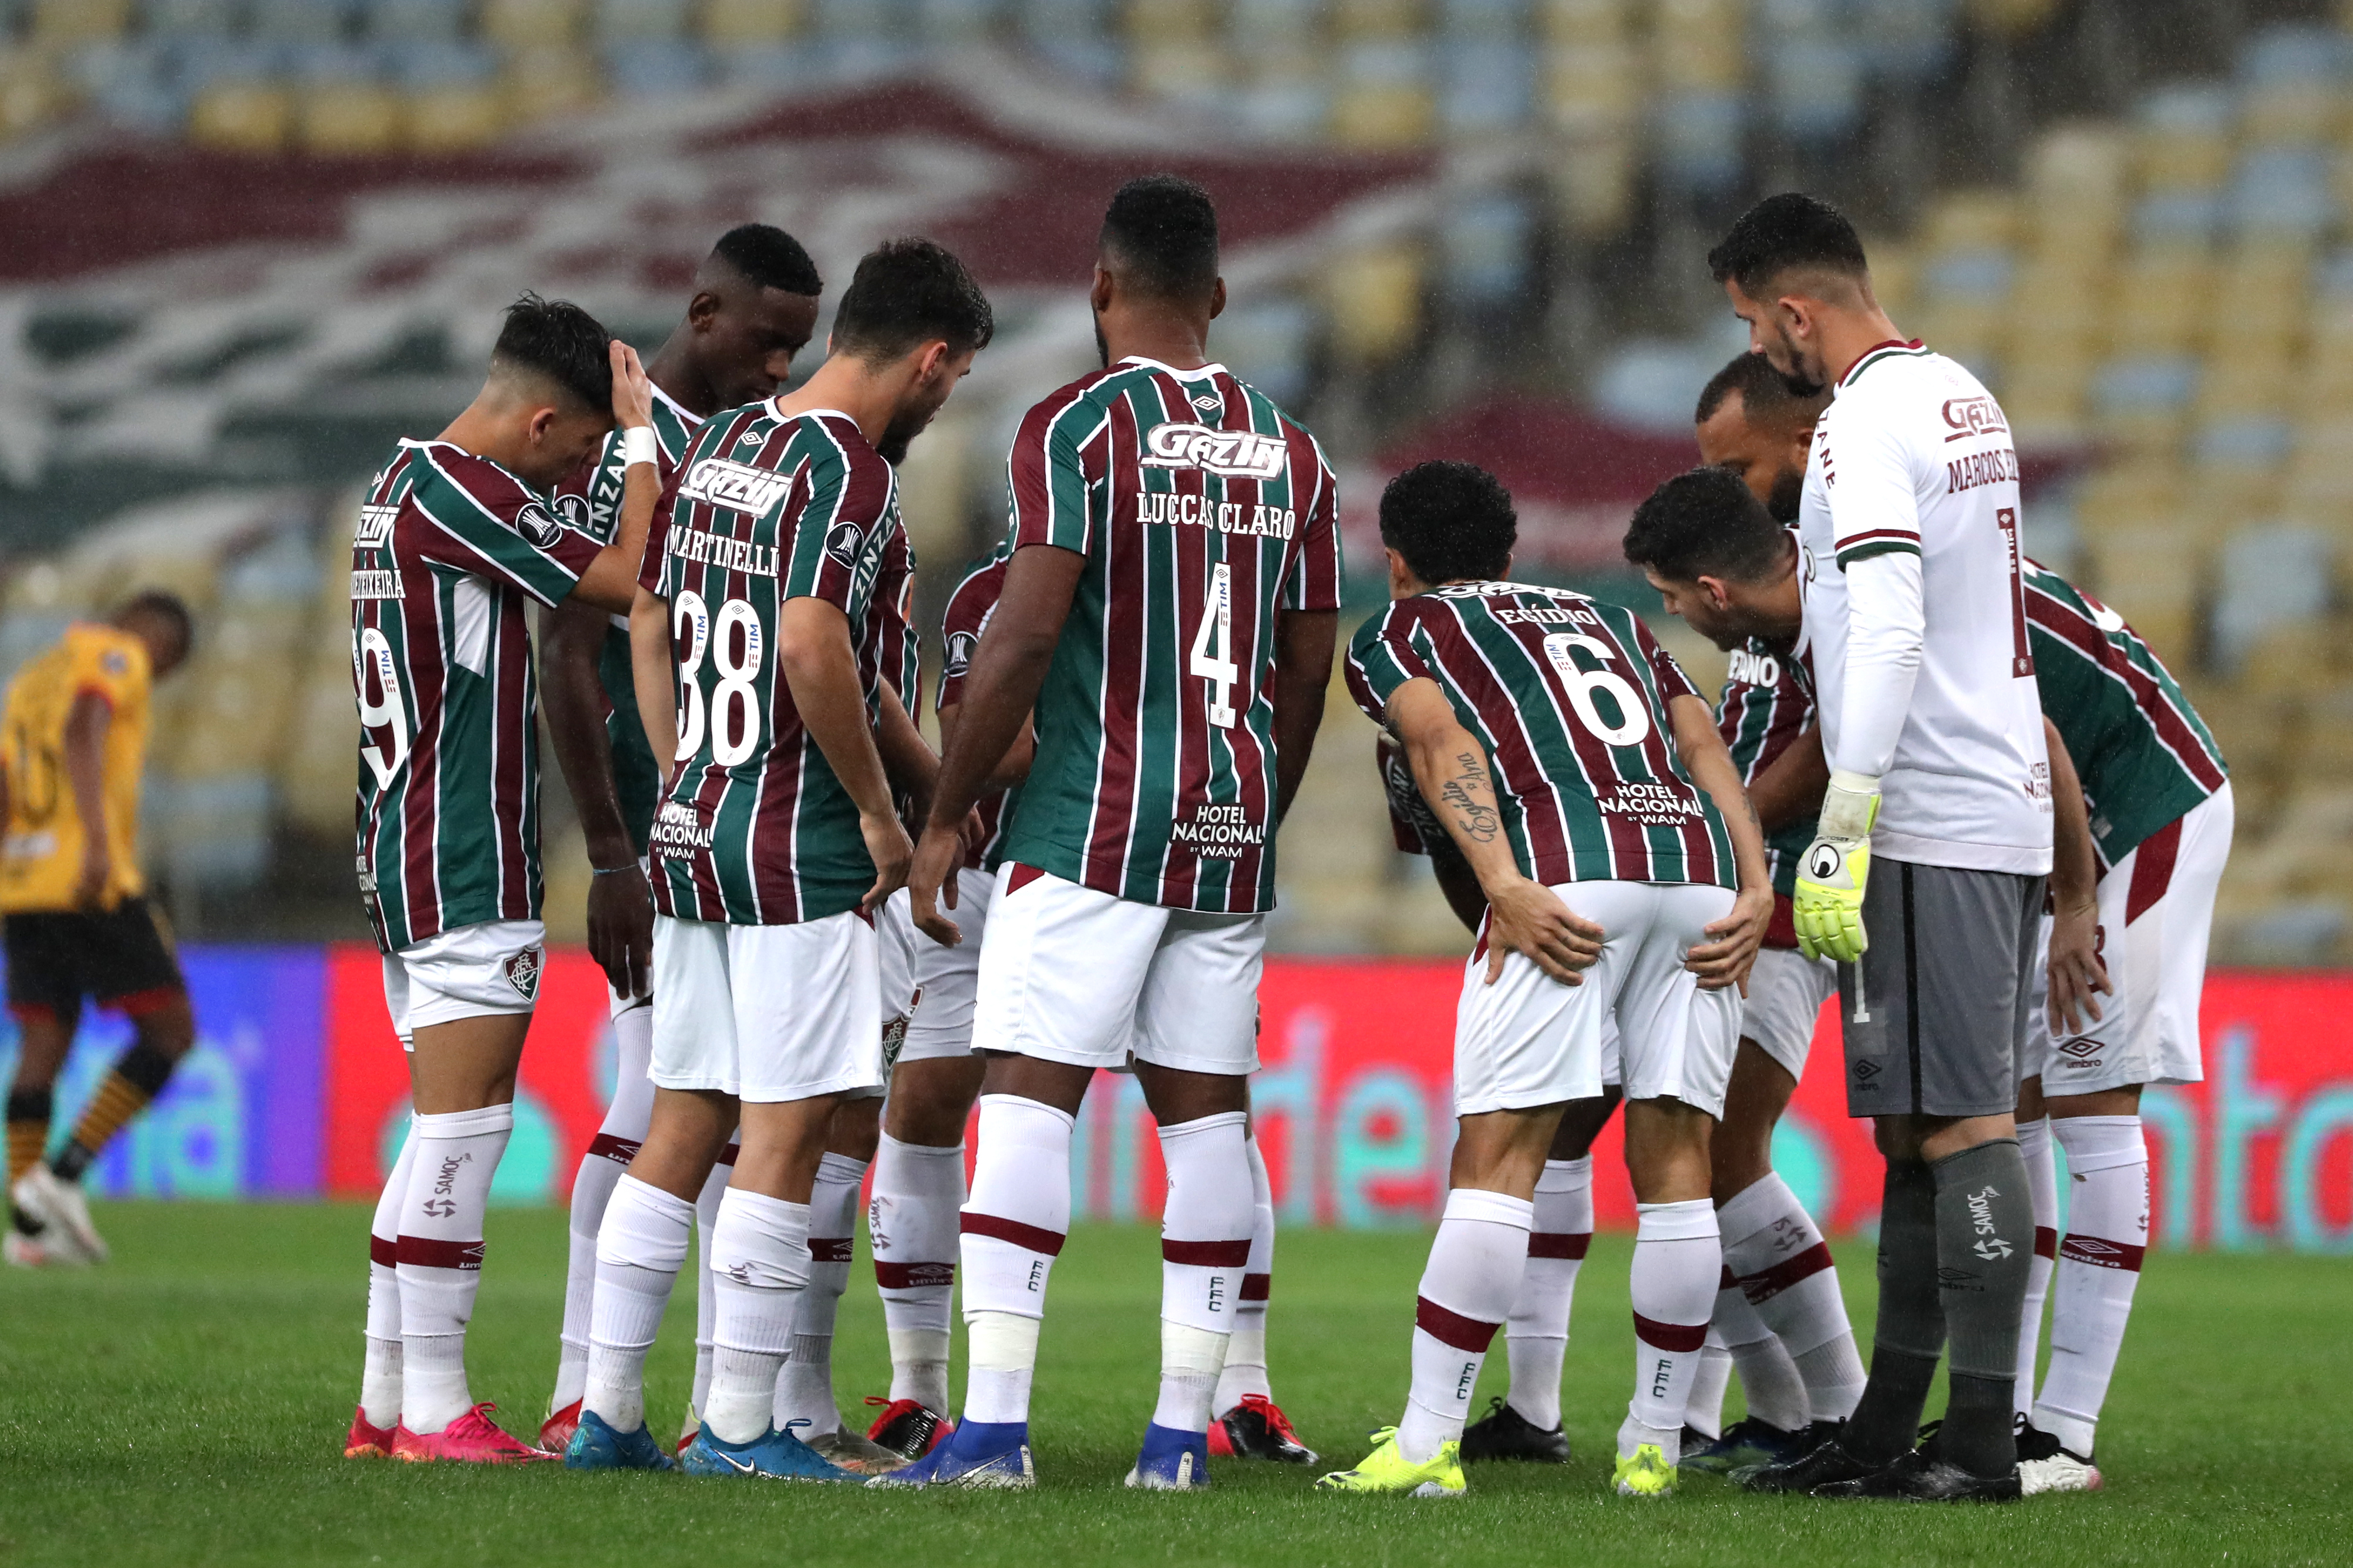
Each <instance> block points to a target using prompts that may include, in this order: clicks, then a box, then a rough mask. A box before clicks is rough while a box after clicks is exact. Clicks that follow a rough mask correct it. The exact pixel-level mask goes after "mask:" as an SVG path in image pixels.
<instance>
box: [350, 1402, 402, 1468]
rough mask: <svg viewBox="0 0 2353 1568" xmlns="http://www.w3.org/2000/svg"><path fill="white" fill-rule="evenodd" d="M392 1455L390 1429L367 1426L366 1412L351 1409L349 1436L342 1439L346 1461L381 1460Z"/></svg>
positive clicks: (387, 1427)
mask: <svg viewBox="0 0 2353 1568" xmlns="http://www.w3.org/2000/svg"><path fill="white" fill-rule="evenodd" d="M391 1455H392V1428H391V1427H389V1426H369V1425H368V1418H367V1412H366V1411H364V1410H363V1409H361V1408H360V1407H359V1406H357V1405H353V1407H352V1430H351V1435H350V1436H347V1437H345V1438H344V1439H343V1458H346V1459H383V1458H390V1457H391Z"/></svg>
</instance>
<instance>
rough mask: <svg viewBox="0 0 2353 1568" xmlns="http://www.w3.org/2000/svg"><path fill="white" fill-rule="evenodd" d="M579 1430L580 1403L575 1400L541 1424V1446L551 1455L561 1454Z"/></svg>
mask: <svg viewBox="0 0 2353 1568" xmlns="http://www.w3.org/2000/svg"><path fill="white" fill-rule="evenodd" d="M579 1429H580V1401H578V1400H576V1399H575V1400H574V1401H573V1402H572V1403H571V1404H569V1405H565V1407H564V1408H563V1409H561V1410H559V1411H557V1412H555V1414H554V1415H550V1416H549V1417H548V1418H547V1419H546V1420H544V1421H543V1422H541V1423H540V1424H539V1446H540V1447H542V1448H543V1449H545V1450H546V1451H547V1452H549V1453H551V1454H561V1453H562V1452H564V1450H565V1447H568V1446H569V1445H570V1444H571V1442H572V1434H573V1433H575V1432H576V1431H578V1430H579Z"/></svg>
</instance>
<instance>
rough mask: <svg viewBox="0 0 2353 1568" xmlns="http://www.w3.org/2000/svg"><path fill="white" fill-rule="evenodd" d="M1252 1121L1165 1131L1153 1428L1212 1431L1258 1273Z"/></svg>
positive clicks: (1216, 1119)
mask: <svg viewBox="0 0 2353 1568" xmlns="http://www.w3.org/2000/svg"><path fill="white" fill-rule="evenodd" d="M1249 1121H1250V1119H1249V1117H1247V1116H1246V1115H1244V1114H1243V1113H1242V1112H1240V1111H1239V1110H1229V1111H1223V1112H1220V1113H1219V1114H1218V1115H1215V1116H1204V1117H1200V1118H1198V1119H1197V1120H1195V1121H1182V1122H1178V1123H1177V1124H1176V1125H1175V1126H1173V1127H1163V1128H1162V1129H1160V1158H1161V1163H1163V1164H1164V1165H1165V1166H1166V1168H1167V1171H1168V1201H1167V1205H1166V1208H1165V1209H1164V1210H1163V1211H1162V1214H1161V1219H1160V1403H1159V1406H1158V1408H1157V1409H1155V1411H1154V1412H1153V1416H1152V1421H1153V1425H1155V1426H1166V1427H1168V1428H1170V1429H1172V1430H1174V1431H1178V1432H1206V1431H1208V1429H1209V1417H1210V1415H1212V1414H1213V1412H1212V1411H1211V1409H1210V1405H1211V1404H1212V1402H1213V1400H1214V1397H1215V1395H1216V1394H1217V1391H1218V1377H1219V1373H1220V1372H1221V1371H1222V1370H1223V1367H1224V1364H1225V1359H1226V1338H1227V1336H1228V1335H1229V1334H1230V1333H1231V1332H1232V1331H1233V1324H1234V1308H1235V1305H1236V1303H1237V1302H1238V1301H1239V1300H1240V1297H1241V1292H1242V1276H1243V1275H1244V1274H1245V1273H1246V1272H1248V1270H1249V1268H1250V1228H1251V1214H1250V1210H1251V1206H1252V1205H1251V1201H1250V1200H1251V1196H1252V1193H1251V1184H1250V1145H1249V1141H1248V1139H1247V1138H1246V1137H1245V1136H1244V1129H1245V1127H1246V1125H1247V1124H1248V1122H1249Z"/></svg>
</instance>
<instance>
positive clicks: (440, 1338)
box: [396, 1105, 514, 1436]
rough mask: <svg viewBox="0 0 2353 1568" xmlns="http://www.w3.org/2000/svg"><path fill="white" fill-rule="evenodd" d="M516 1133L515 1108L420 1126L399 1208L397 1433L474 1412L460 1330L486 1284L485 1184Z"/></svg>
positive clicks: (422, 1121) (461, 1113)
mask: <svg viewBox="0 0 2353 1568" xmlns="http://www.w3.org/2000/svg"><path fill="white" fill-rule="evenodd" d="M513 1131H514V1107H513V1106H512V1105H486V1106H483V1107H482V1108H481V1109H480V1110H451V1111H444V1112H442V1113H441V1114H439V1115H436V1116H419V1117H417V1119H416V1121H414V1122H413V1123H411V1125H410V1131H409V1142H411V1143H412V1144H414V1145H415V1147H416V1163H414V1165H412V1166H411V1168H410V1170H409V1173H408V1194H407V1196H406V1199H405V1200H404V1201H403V1202H402V1204H401V1205H400V1261H399V1264H398V1266H397V1268H396V1273H397V1274H398V1275H399V1278H400V1338H401V1358H400V1359H401V1388H400V1423H401V1425H402V1426H406V1427H407V1428H408V1429H409V1430H410V1431H411V1432H415V1433H417V1434H419V1435H420V1436H422V1435H424V1434H426V1433H431V1432H438V1431H440V1430H441V1429H442V1428H443V1427H444V1426H448V1425H449V1423H450V1422H452V1421H455V1420H456V1419H457V1418H458V1417H459V1416H460V1415H464V1414H465V1413H466V1412H467V1411H468V1410H470V1409H471V1408H472V1407H473V1404H474V1401H473V1397H472V1395H471V1394H469V1393H468V1392H467V1388H466V1322H467V1320H469V1319H470V1318H471V1317H472V1316H473V1315H474V1293H475V1291H476V1290H478V1289H480V1286H481V1283H482V1219H483V1216H484V1215H485V1214H486V1213H487V1212H488V1210H489V1208H490V1205H491V1177H492V1176H493V1175H495V1174H497V1173H498V1168H499V1157H500V1156H501V1154H504V1153H505V1152H506V1148H507V1139H508V1138H509V1137H511V1136H512V1134H513Z"/></svg>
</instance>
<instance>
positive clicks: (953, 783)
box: [873, 175, 1340, 1490]
mask: <svg viewBox="0 0 2353 1568" xmlns="http://www.w3.org/2000/svg"><path fill="white" fill-rule="evenodd" d="M1091 303H1092V308H1093V310H1094V316H1095V323H1096V328H1097V333H1098V336H1099V338H1100V340H1101V342H1102V343H1103V356H1104V361H1105V369H1103V371H1101V372H1099V373H1097V374H1092V375H1089V376H1086V377H1084V378H1083V379H1082V380H1080V381H1077V382H1074V383H1072V384H1070V385H1069V386H1066V387H1063V388H1062V389H1060V391H1058V392H1056V393H1054V394H1053V395H1050V396H1049V397H1048V398H1047V399H1046V400H1045V401H1043V402H1041V403H1039V405H1036V406H1035V407H1033V408H1032V409H1030V411H1029V414H1028V416H1026V417H1025V418H1024V419H1023V421H1022V424H1021V428H1020V431H1019V434H1018V436H1017V437H1015V440H1014V447H1013V452H1012V456H1011V458H1010V463H1009V467H1010V471H1011V479H1012V491H1013V529H1012V538H1011V542H1012V544H1013V547H1014V548H1013V554H1012V558H1011V560H1010V561H1009V562H1008V564H1007V566H1006V570H1005V584H1004V589H1003V593H1002V595H1001V597H1000V598H999V599H998V601H997V609H996V612H995V614H994V615H993V616H991V617H990V619H989V623H988V627H987V631H986V632H985V633H984V634H983V635H982V637H981V638H980V641H979V646H978V647H977V649H976V651H975V653H974V655H973V657H972V661H971V666H970V668H969V669H968V670H967V672H966V674H965V679H964V687H963V701H962V703H961V705H960V711H959V712H958V714H957V718H956V723H955V730H954V732H953V733H952V734H951V735H950V736H949V737H948V744H947V754H946V756H945V757H944V759H943V760H942V763H941V767H940V784H939V791H938V794H937V795H935V796H934V799H933V802H932V813H931V820H930V822H929V824H928V825H927V826H925V828H924V831H923V843H922V845H921V847H920V848H919V850H918V852H917V855H916V860H915V868H914V870H913V872H912V873H911V874H910V876H909V879H908V886H909V890H910V892H911V893H912V894H913V900H914V912H915V923H916V925H917V926H918V927H919V928H921V929H922V930H923V931H927V932H929V933H930V934H931V935H932V936H933V937H934V939H935V940H937V941H940V942H950V943H953V942H955V941H956V940H957V937H958V932H957V930H956V927H955V923H954V921H951V920H949V919H948V918H947V917H946V915H945V914H944V912H943V911H942V910H940V909H939V908H938V904H937V900H938V899H939V897H940V894H941V891H942V889H943V886H944V884H947V883H949V882H950V880H951V879H953V878H955V875H956V873H957V870H958V868H960V867H961V866H962V865H963V863H964V859H965V844H964V841H963V837H962V833H961V830H962V828H963V826H964V822H965V814H966V813H967V812H968V811H969V810H970V809H971V807H972V806H973V805H974V804H975V803H976V801H977V800H978V799H979V798H980V796H981V795H983V794H985V793H986V792H987V788H988V786H989V784H990V782H991V779H992V776H993V775H995V774H997V773H998V771H999V769H1000V768H1001V766H1002V764H1003V763H1004V760H1005V758H1006V756H1007V753H1008V752H1010V751H1011V750H1012V749H1013V748H1014V746H1015V745H1016V744H1017V742H1018V739H1019V737H1020V735H1021V732H1022V731H1023V729H1024V727H1025V726H1027V725H1029V723H1030V722H1031V719H1032V715H1033V713H1034V716H1035V723H1036V729H1037V754H1036V759H1035V760H1034V761H1033V762H1032V763H1031V764H1030V766H1029V772H1028V774H1027V777H1026V779H1025V781H1024V783H1023V784H1022V788H1021V800H1020V808H1019V810H1018V812H1017V813H1016V814H1015V816H1014V818H1013V826H1012V829H1011V832H1010V835H1009V837H1008V841H1007V843H1006V844H1005V847H1004V848H1003V850H1002V851H1001V854H1002V857H1003V865H1002V867H1001V868H1000V869H999V871H998V873H997V885H996V888H995V890H994V891H993V893H992V894H991V897H990V900H989V904H988V915H987V938H986V940H985V942H983V943H982V945H981V953H980V973H979V979H978V987H977V993H978V994H977V997H976V1003H975V1016H974V1023H973V1037H972V1043H973V1047H974V1048H975V1049H976V1051H978V1052H980V1053H981V1054H982V1055H983V1056H985V1057H987V1058H990V1060H989V1061H988V1064H987V1068H986V1069H985V1078H984V1082H983V1093H982V1095H981V1098H980V1154H979V1163H978V1164H977V1166H976V1170H975V1173H974V1179H973V1186H972V1195H971V1197H970V1199H969V1200H968V1201H967V1202H966V1204H965V1209H964V1217H963V1222H962V1231H963V1241H962V1261H963V1267H964V1291H965V1322H966V1324H967V1328H968V1332H969V1345H970V1355H971V1369H972V1370H971V1376H970V1380H969V1382H968V1384H967V1385H966V1388H965V1406H964V1413H963V1414H964V1419H963V1421H962V1423H961V1424H960V1425H959V1426H957V1428H956V1430H955V1434H954V1436H951V1437H950V1438H949V1440H948V1441H947V1442H946V1443H944V1444H942V1445H941V1446H940V1447H937V1448H934V1450H933V1451H932V1453H931V1454H930V1455H929V1456H927V1457H926V1458H924V1459H923V1460H922V1461H921V1462H920V1463H918V1464H915V1465H913V1466H911V1467H909V1468H907V1469H904V1470H902V1471H900V1472H898V1473H897V1474H895V1475H890V1476H882V1477H879V1478H877V1479H876V1480H875V1481H874V1482H873V1484H874V1485H876V1486H891V1485H896V1484H912V1485H932V1484H958V1485H965V1486H1012V1487H1023V1486H1029V1485H1031V1484H1033V1482H1034V1479H1035V1472H1034V1468H1033V1467H1032V1464H1031V1460H1030V1455H1029V1385H1030V1377H1031V1373H1032V1372H1033V1370H1034V1369H1035V1367H1036V1364H1037V1353H1038V1332H1039V1320H1040V1319H1041V1318H1042V1316H1043V1315H1044V1311H1045V1298H1046V1283H1047V1279H1048V1277H1049V1275H1050V1272H1051V1270H1052V1268H1053V1262H1054V1258H1055V1257H1056V1255H1057V1254H1059V1253H1060V1251H1061V1248H1062V1243H1063V1241H1064V1239H1065V1237H1066V1235H1067V1233H1068V1231H1069V1229H1070V1206H1071V1169H1070V1162H1071V1130H1072V1128H1073V1127H1074V1125H1075V1123H1076V1118H1077V1114H1078V1110H1079V1107H1080V1105H1081V1103H1082V1100H1084V1098H1085V1095H1086V1092H1087V1086H1088V1084H1089V1082H1090V1080H1092V1078H1093V1076H1094V1073H1095V1070H1096V1069H1097V1068H1128V1067H1130V1066H1132V1067H1133V1068H1134V1072H1135V1074H1136V1078H1137V1080H1138V1082H1139V1083H1141V1084H1142V1086H1143V1088H1144V1091H1145V1102H1146V1103H1147V1104H1148V1105H1150V1106H1151V1108H1152V1111H1153V1115H1154V1116H1155V1119H1156V1120H1157V1121H1158V1122H1159V1124H1160V1147H1161V1152H1162V1156H1163V1158H1164V1160H1165V1161H1166V1167H1167V1172H1168V1198H1167V1204H1166V1209H1165V1211H1164V1214H1163V1218H1162V1223H1161V1257H1162V1260H1163V1261H1162V1266H1161V1269H1162V1271H1161V1311H1160V1315H1161V1372H1160V1399H1159V1404H1158V1405H1157V1406H1156V1407H1155V1410H1154V1412H1153V1415H1152V1420H1151V1422H1150V1424H1149V1425H1148V1426H1146V1427H1145V1435H1144V1442H1143V1444H1142V1447H1141V1451H1140V1452H1139V1453H1138V1455H1137V1457H1136V1462H1135V1466H1134V1468H1133V1469H1131V1470H1130V1471H1129V1472H1128V1484H1129V1485H1131V1486H1136V1487H1146V1488H1154V1489H1179V1490H1182V1489H1195V1488H1199V1487H1202V1486H1206V1485H1207V1484H1208V1454H1209V1450H1208V1426H1209V1421H1210V1415H1211V1411H1210V1405H1211V1404H1212V1402H1213V1401H1214V1399H1215V1397H1216V1394H1217V1387H1218V1382H1219V1375H1220V1373H1221V1372H1222V1369H1223V1365H1224V1362H1225V1359H1226V1355H1227V1352H1228V1348H1229V1334H1230V1332H1231V1330H1232V1327H1233V1324H1234V1321H1235V1316H1236V1314H1235V1313H1234V1311H1233V1310H1232V1309H1233V1307H1234V1305H1235V1304H1236V1302H1237V1301H1238V1300H1240V1294H1241V1291H1242V1287H1243V1279H1244V1276H1245V1274H1246V1273H1247V1272H1248V1269H1249V1263H1250V1250H1251V1247H1250V1238H1251V1236H1252V1232H1253V1230H1254V1228H1255V1225H1254V1219H1253V1215H1252V1207H1253V1204H1252V1197H1253V1184H1252V1180H1251V1172H1250V1159H1249V1152H1248V1144H1247V1131H1246V1122H1247V1121H1248V1112H1247V1106H1248V1103H1249V1100H1248V1087H1247V1086H1248V1075H1249V1074H1250V1072H1251V1071H1252V1070H1254V1069H1255V1068H1257V1066H1258V1041H1257V1035H1258V1029H1257V1017H1258V981H1259V973H1260V969H1261V962H1262V955H1263V951H1264V943H1265V923H1266V915H1265V911H1266V910H1267V909H1268V908H1269V907H1271V904H1272V902H1273V892H1274V843H1273V839H1274V833H1275V829H1276V827H1277V826H1278V825H1279V824H1280V822H1281V821H1282V812H1283V809H1284V807H1285V806H1287V805H1289V803H1290V800H1291V797H1292V795H1293V791H1294V790H1295V788H1296V787H1297V784H1298V781H1299V777H1300V775H1301V773H1302V772H1303V770H1304V769H1305V767H1306V764H1307V755H1308V751H1309V748H1310V746H1311V745H1312V744H1313V742H1314V734H1315V729H1316V725H1317V723H1318V721H1319V720H1320V719H1321V717H1322V712H1323V703H1324V689H1325V686H1326V685H1327V683H1328V681H1329V679H1330V675H1331V666H1332V645H1333V637H1334V635H1335V626H1336V617H1337V612H1338V607H1339V603H1340V596H1339V594H1340V552H1339V543H1338V537H1337V534H1336V532H1335V506H1334V499H1333V483H1332V471H1331V468H1330V467H1329V466H1328V465H1327V464H1326V463H1325V462H1324V456H1323V453H1322V451H1321V450H1320V449H1319V448H1318V447H1317V446H1316V444H1315V441H1314V437H1311V436H1310V435H1308V433H1307V432H1306V430H1304V429H1303V428H1302V427H1301V426H1299V425H1298V424H1297V423H1296V422H1295V421H1293V420H1292V419H1291V418H1289V417H1288V416H1285V415H1284V414H1283V413H1282V410H1280V409H1279V408H1277V407H1276V406H1275V405H1273V404H1272V403H1271V402H1270V401H1269V400H1268V399H1267V398H1266V396H1265V395H1263V394H1261V393H1260V392H1258V391H1257V390H1256V389H1254V388H1252V387H1250V386H1249V385H1248V384H1245V383H1243V382H1241V381H1240V380H1238V379H1236V378H1235V377H1234V376H1233V375H1231V374H1229V373H1228V372H1227V371H1226V370H1225V369H1224V367H1222V366H1220V365H1216V364H1211V363H1208V354H1207V352H1206V350H1207V342H1208V330H1209V321H1210V319H1211V318H1212V317H1214V316H1216V315H1217V314H1218V312H1219V310H1220V309H1222V308H1223V306H1224V304H1225V284H1224V282H1223V281H1222V280H1221V279H1219V276H1218V244H1217V215H1216V211H1215V209H1214V208H1213V207H1212V206H1211V205H1210V203H1209V199H1208V195H1206V194H1205V193H1203V192H1202V191H1201V190H1200V189H1199V188H1198V186H1195V185H1193V184H1190V183H1189V182H1187V181H1184V180H1179V179H1176V178H1175V177H1173V176H1168V175H1155V176H1151V177H1148V178H1145V179H1141V180H1135V181H1132V182H1130V183H1129V184H1126V185H1124V186H1123V187H1122V188H1121V189H1120V191H1119V192H1118V194H1117V195H1114V196H1113V199H1112V203H1111V207H1110V210H1109V211H1108V212H1107V213H1106V214H1105V215H1104V218H1103V233H1102V240H1101V247H1100V249H1099V252H1098V255H1097V260H1096V267H1095V274H1094V284H1093V289H1092V298H1091Z"/></svg>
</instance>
